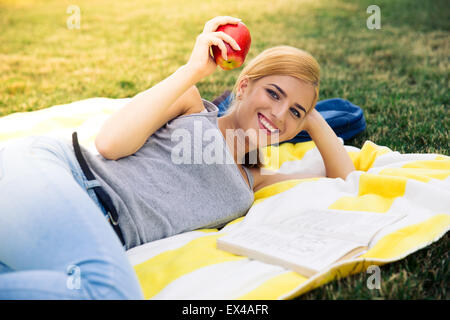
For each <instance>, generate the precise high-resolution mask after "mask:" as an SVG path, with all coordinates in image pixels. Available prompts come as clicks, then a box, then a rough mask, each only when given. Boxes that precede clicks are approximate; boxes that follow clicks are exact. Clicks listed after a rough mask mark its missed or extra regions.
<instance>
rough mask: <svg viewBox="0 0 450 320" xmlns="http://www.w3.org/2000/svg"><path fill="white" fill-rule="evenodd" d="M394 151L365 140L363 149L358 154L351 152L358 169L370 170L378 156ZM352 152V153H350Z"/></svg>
mask: <svg viewBox="0 0 450 320" xmlns="http://www.w3.org/2000/svg"><path fill="white" fill-rule="evenodd" d="M388 152H392V150H391V149H389V148H388V147H383V146H378V145H376V144H375V143H373V142H372V141H370V140H367V141H366V142H364V145H363V146H362V148H361V151H360V152H359V154H358V155H355V154H351V157H353V158H352V161H353V163H354V165H355V168H356V170H359V171H367V170H369V169H370V168H371V167H372V165H373V163H374V161H375V160H376V158H377V157H379V156H381V155H383V154H386V153H388ZM349 154H350V153H349Z"/></svg>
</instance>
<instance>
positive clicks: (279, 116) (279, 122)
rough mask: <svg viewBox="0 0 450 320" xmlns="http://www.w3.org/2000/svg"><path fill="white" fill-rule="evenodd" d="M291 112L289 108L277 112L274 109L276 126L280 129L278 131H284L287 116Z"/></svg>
mask: <svg viewBox="0 0 450 320" xmlns="http://www.w3.org/2000/svg"><path fill="white" fill-rule="evenodd" d="M288 111H289V107H284V106H283V107H282V108H279V109H277V110H273V109H272V117H273V121H274V124H275V125H276V126H277V127H278V129H280V130H282V129H283V127H284V123H285V121H286V116H287V113H288Z"/></svg>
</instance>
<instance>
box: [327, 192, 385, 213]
mask: <svg viewBox="0 0 450 320" xmlns="http://www.w3.org/2000/svg"><path fill="white" fill-rule="evenodd" d="M393 202H394V198H383V197H380V196H378V195H376V194H366V195H363V196H358V197H341V198H339V199H338V200H337V201H336V202H334V203H333V204H331V205H330V206H329V207H328V208H329V209H336V210H349V211H366V212H379V213H384V212H387V211H388V210H389V208H390V207H391V206H392V203H393Z"/></svg>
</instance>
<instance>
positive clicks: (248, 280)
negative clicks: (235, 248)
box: [152, 259, 287, 300]
mask: <svg viewBox="0 0 450 320" xmlns="http://www.w3.org/2000/svg"><path fill="white" fill-rule="evenodd" d="M286 271H287V270H286V269H284V268H282V267H279V266H275V265H270V264H266V263H262V262H259V261H255V260H251V259H243V260H238V261H229V262H223V263H219V264H214V265H210V266H206V267H203V268H200V269H197V270H195V271H193V272H191V273H189V274H186V275H184V276H182V277H180V278H178V279H176V280H174V281H172V282H171V283H170V284H169V285H167V286H166V287H165V288H164V289H163V290H161V291H160V292H159V293H158V294H157V295H156V296H154V297H153V298H152V299H173V300H176V299H186V298H187V297H188V298H189V300H204V299H208V300H216V299H236V298H238V297H240V296H242V295H244V294H246V293H248V292H249V291H251V290H254V289H255V288H257V287H258V286H260V285H261V284H262V283H264V282H265V281H267V280H269V279H271V278H273V277H275V276H278V275H280V274H281V273H284V272H286Z"/></svg>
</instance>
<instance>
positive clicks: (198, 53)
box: [186, 16, 241, 78]
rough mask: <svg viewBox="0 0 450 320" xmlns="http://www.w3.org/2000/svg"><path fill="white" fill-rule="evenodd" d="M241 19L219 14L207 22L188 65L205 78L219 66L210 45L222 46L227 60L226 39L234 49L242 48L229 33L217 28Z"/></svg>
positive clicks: (221, 49)
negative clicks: (212, 54)
mask: <svg viewBox="0 0 450 320" xmlns="http://www.w3.org/2000/svg"><path fill="white" fill-rule="evenodd" d="M239 21H241V19H238V18H234V17H229V16H219V17H215V18H213V19H211V20H209V21H208V22H206V24H205V27H204V28H203V32H202V33H201V34H199V35H198V36H197V39H196V42H195V45H194V49H193V50H192V53H191V57H190V58H189V61H188V63H187V64H186V66H187V67H188V68H189V69H190V70H192V72H195V73H196V74H197V75H198V76H199V77H200V78H204V77H206V76H208V75H210V74H212V73H213V72H214V71H215V70H216V67H217V64H216V62H215V61H214V58H213V57H212V56H211V54H210V47H211V46H212V45H216V46H218V47H219V48H220V51H221V52H222V56H223V58H224V59H225V60H227V48H226V46H225V43H224V41H226V42H227V43H228V44H229V45H230V46H231V47H232V48H233V49H234V50H238V51H239V50H241V49H240V48H239V45H238V44H237V42H236V41H235V40H234V39H233V38H232V37H231V36H229V35H228V34H226V33H224V32H222V31H219V32H216V30H217V28H218V27H219V26H221V25H225V24H237V23H238V22H239Z"/></svg>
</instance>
